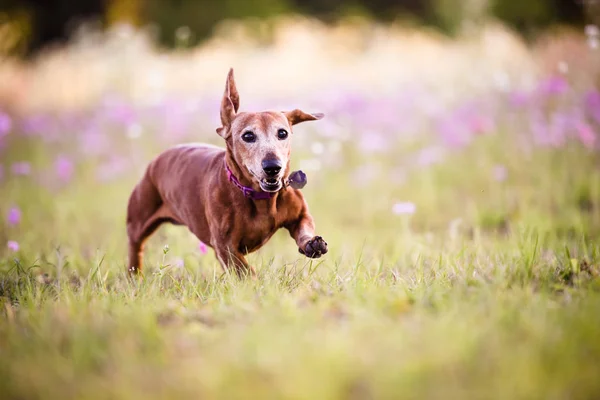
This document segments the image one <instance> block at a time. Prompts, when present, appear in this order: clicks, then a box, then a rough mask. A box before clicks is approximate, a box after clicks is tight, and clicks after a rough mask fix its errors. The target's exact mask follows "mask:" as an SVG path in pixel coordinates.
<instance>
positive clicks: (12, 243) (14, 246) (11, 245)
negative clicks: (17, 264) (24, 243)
mask: <svg viewBox="0 0 600 400" xmlns="http://www.w3.org/2000/svg"><path fill="white" fill-rule="evenodd" d="M6 245H7V246H8V249H9V250H11V251H19V243H17V242H15V241H14V240H9V241H8V243H7V244H6Z"/></svg>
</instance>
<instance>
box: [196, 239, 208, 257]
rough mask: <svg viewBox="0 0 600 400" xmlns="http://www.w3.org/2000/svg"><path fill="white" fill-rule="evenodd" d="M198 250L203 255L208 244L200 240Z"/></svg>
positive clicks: (206, 250) (206, 251)
mask: <svg viewBox="0 0 600 400" xmlns="http://www.w3.org/2000/svg"><path fill="white" fill-rule="evenodd" d="M198 250H199V251H200V254H202V255H204V254H206V253H208V246H207V245H206V244H205V243H204V242H200V243H198Z"/></svg>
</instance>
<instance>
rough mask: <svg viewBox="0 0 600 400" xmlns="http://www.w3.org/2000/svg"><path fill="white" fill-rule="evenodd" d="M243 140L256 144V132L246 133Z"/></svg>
mask: <svg viewBox="0 0 600 400" xmlns="http://www.w3.org/2000/svg"><path fill="white" fill-rule="evenodd" d="M242 140H243V141H244V142H246V143H254V142H256V135H255V134H254V132H250V131H246V132H244V133H243V134H242Z"/></svg>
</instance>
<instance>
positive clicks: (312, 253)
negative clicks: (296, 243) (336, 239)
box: [298, 236, 327, 258]
mask: <svg viewBox="0 0 600 400" xmlns="http://www.w3.org/2000/svg"><path fill="white" fill-rule="evenodd" d="M298 250H299V251H300V253H301V254H304V255H305V256H306V257H310V258H319V257H321V256H322V255H323V254H325V253H327V242H326V241H324V240H323V238H322V237H321V236H315V237H314V238H312V239H310V240H309V241H308V243H306V246H304V249H298Z"/></svg>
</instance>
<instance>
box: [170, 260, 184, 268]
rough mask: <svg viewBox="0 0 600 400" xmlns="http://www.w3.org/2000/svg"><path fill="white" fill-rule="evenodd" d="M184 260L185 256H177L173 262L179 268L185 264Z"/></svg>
mask: <svg viewBox="0 0 600 400" xmlns="http://www.w3.org/2000/svg"><path fill="white" fill-rule="evenodd" d="M184 264H185V263H184V261H183V258H176V259H175V261H174V262H173V266H175V267H177V268H183V266H184Z"/></svg>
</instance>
